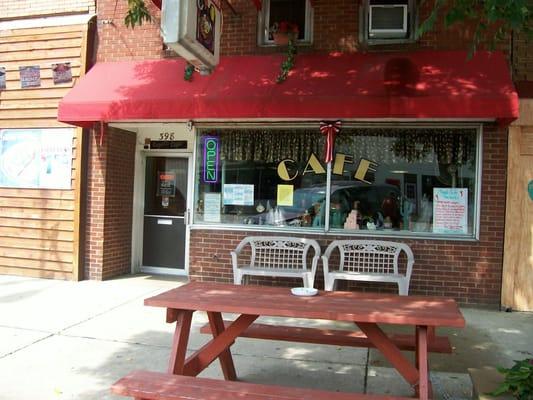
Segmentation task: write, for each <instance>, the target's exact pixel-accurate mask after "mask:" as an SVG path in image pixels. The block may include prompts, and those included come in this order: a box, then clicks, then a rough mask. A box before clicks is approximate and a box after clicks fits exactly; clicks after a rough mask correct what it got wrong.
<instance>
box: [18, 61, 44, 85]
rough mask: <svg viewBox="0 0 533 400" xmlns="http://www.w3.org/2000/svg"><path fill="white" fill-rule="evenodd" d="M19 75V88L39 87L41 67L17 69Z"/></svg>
mask: <svg viewBox="0 0 533 400" xmlns="http://www.w3.org/2000/svg"><path fill="white" fill-rule="evenodd" d="M19 73H20V87H21V88H29V87H39V86H41V67H39V66H38V65H30V66H26V67H19Z"/></svg>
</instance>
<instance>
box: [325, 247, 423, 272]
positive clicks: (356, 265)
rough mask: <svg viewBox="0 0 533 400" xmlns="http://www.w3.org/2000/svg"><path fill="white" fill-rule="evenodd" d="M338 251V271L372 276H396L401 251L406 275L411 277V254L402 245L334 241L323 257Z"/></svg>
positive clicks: (412, 261)
mask: <svg viewBox="0 0 533 400" xmlns="http://www.w3.org/2000/svg"><path fill="white" fill-rule="evenodd" d="M336 248H337V249H338V250H339V257H340V259H339V271H343V272H356V273H374V274H398V261H399V257H400V254H401V252H402V251H404V252H405V254H406V257H407V275H408V276H410V275H411V269H412V265H413V263H414V256H413V252H412V251H411V249H410V248H409V246H407V245H406V244H404V243H397V242H389V241H377V240H336V241H334V242H332V243H331V244H330V246H329V247H328V249H327V250H326V252H325V254H324V255H325V256H326V257H328V259H329V256H330V255H331V253H332V252H333V250H335V249H336Z"/></svg>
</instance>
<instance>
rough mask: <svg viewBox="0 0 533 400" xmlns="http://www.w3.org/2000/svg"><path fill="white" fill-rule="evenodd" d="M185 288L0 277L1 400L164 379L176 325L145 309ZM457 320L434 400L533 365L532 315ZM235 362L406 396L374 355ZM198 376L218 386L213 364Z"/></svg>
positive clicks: (82, 395)
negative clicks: (139, 377)
mask: <svg viewBox="0 0 533 400" xmlns="http://www.w3.org/2000/svg"><path fill="white" fill-rule="evenodd" d="M183 283H184V280H183V279H179V278H163V277H153V276H147V275H136V276H128V277H125V278H121V279H115V280H111V281H106V282H93V281H83V282H79V283H74V282H63V281H52V280H44V279H31V278H19V277H10V276H0V399H2V400H3V399H5V400H25V399H28V400H29V399H32V400H35V399H39V400H47V399H76V400H84V399H114V398H118V397H114V396H111V395H110V394H109V387H110V386H111V384H112V383H113V382H115V381H116V380H117V379H118V378H120V377H122V376H123V375H125V374H127V373H128V372H130V371H131V370H133V369H149V370H154V371H164V370H165V368H166V364H167V361H168V356H169V351H170V344H171V339H172V332H173V325H172V324H166V323H165V322H164V321H165V311H164V310H163V309H159V308H152V307H145V306H143V300H144V299H145V298H146V297H149V296H153V295H155V294H156V293H159V292H162V291H165V290H168V289H170V288H173V287H176V286H178V285H181V284H183ZM462 311H463V314H464V315H465V318H466V320H467V327H466V328H465V329H463V330H450V331H448V333H449V335H450V337H451V340H452V345H453V346H454V348H455V353H454V354H453V355H432V356H431V361H430V366H431V370H432V382H433V385H434V390H435V392H436V393H435V394H436V396H435V397H436V398H437V399H466V398H469V397H470V392H471V384H470V379H469V377H468V375H467V372H466V371H467V368H468V367H480V366H485V365H492V366H494V365H503V366H508V365H510V364H511V363H512V360H514V359H523V358H526V357H531V356H533V315H532V314H530V313H503V312H496V311H486V310H474V309H463V310H462ZM206 321H207V318H206V316H205V315H204V314H203V313H195V317H194V321H193V325H194V326H193V334H192V336H191V340H190V343H189V351H194V350H196V349H197V348H199V346H201V345H202V344H203V343H204V342H205V341H206V340H207V339H208V337H207V336H206V335H201V334H199V333H196V334H195V333H194V332H198V329H199V326H201V325H203V324H204V323H205V322H206ZM263 321H269V320H268V319H263ZM289 323H291V324H296V323H299V324H306V325H315V326H316V325H320V322H312V321H303V322H302V321H290V322H289ZM336 327H337V328H339V327H342V325H340V324H338V325H336ZM232 353H233V354H234V361H235V365H236V369H237V373H238V376H239V378H240V379H242V380H246V381H250V382H257V383H276V384H280V385H288V386H301V387H311V388H322V389H326V390H338V391H355V392H366V393H392V394H395V395H410V394H411V391H410V389H409V387H408V385H407V384H405V383H404V382H403V380H402V378H401V377H400V376H399V375H398V374H397V373H396V372H395V371H394V370H393V369H391V368H390V366H389V365H388V363H387V362H386V361H385V360H384V359H383V358H382V357H381V356H380V355H379V354H378V353H377V352H376V351H375V350H367V349H353V348H340V347H335V346H318V345H306V344H299V343H288V342H274V341H258V340H253V339H239V340H238V341H237V342H236V344H235V345H234V346H233V347H232ZM201 376H208V377H216V378H221V372H220V367H219V364H218V363H213V364H212V365H211V366H210V367H209V368H208V370H206V371H205V372H204V373H203V374H202V375H201Z"/></svg>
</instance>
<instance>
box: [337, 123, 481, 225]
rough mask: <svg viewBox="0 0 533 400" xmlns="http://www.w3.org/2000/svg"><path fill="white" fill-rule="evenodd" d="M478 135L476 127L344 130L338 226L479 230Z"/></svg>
mask: <svg viewBox="0 0 533 400" xmlns="http://www.w3.org/2000/svg"><path fill="white" fill-rule="evenodd" d="M476 143H477V130H475V129H422V128H419V129H402V130H398V129H345V130H343V132H342V135H339V137H338V138H337V141H336V146H335V150H336V155H335V159H334V161H333V167H332V177H331V196H330V198H331V204H330V217H329V219H330V227H331V229H332V230H335V231H337V230H343V231H354V232H355V231H357V230H367V231H384V232H386V233H393V232H403V233H406V232H418V233H425V232H429V233H434V234H451V235H472V233H473V226H474V215H475V214H474V210H475V198H476V196H475V195H476V159H477V158H476V155H477V145H476ZM367 233H368V232H367Z"/></svg>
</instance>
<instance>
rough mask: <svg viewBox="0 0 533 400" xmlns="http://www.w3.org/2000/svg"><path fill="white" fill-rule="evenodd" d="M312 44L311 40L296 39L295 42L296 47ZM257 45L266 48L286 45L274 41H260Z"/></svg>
mask: <svg viewBox="0 0 533 400" xmlns="http://www.w3.org/2000/svg"><path fill="white" fill-rule="evenodd" d="M312 45H313V42H311V41H309V40H298V41H297V42H296V47H310V46H312ZM257 46H258V47H266V48H276V47H279V48H280V49H282V48H285V47H287V46H286V45H285V46H280V45H277V44H276V43H274V42H267V43H261V44H258V45H257Z"/></svg>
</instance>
